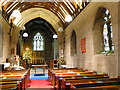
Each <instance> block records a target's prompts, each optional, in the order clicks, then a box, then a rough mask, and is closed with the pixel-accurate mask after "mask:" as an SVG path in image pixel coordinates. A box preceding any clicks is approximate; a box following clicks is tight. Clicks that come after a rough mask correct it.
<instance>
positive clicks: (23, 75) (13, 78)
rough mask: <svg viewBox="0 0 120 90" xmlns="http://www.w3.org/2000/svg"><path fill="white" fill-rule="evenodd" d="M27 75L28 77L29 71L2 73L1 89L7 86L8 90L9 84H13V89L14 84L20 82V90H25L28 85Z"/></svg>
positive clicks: (0, 78) (0, 79)
mask: <svg viewBox="0 0 120 90" xmlns="http://www.w3.org/2000/svg"><path fill="white" fill-rule="evenodd" d="M29 75H30V70H13V71H3V72H2V73H1V75H0V83H1V86H2V88H3V87H5V85H6V86H8V88H9V87H10V85H11V84H13V87H14V86H15V82H20V83H19V88H21V90H22V89H25V88H27V84H28V83H29ZM10 82H12V83H10ZM3 84H4V85H3ZM16 84H17V83H16ZM17 86H18V85H17Z"/></svg>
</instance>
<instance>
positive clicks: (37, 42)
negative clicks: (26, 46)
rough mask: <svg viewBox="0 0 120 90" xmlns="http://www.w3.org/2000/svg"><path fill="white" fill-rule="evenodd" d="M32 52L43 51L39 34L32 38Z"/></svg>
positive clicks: (42, 40)
mask: <svg viewBox="0 0 120 90" xmlns="http://www.w3.org/2000/svg"><path fill="white" fill-rule="evenodd" d="M33 50H34V51H43V50H44V39H43V36H42V35H41V34H40V33H37V34H36V35H35V36H34V38H33Z"/></svg>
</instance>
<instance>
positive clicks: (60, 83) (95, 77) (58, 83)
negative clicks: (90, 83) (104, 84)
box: [56, 74, 109, 88]
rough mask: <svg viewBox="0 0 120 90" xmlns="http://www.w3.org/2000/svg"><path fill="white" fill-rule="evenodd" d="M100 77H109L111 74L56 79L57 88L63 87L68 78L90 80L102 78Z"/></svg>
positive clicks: (69, 78)
mask: <svg viewBox="0 0 120 90" xmlns="http://www.w3.org/2000/svg"><path fill="white" fill-rule="evenodd" d="M100 78H109V76H104V74H103V75H93V76H92V75H91V76H73V77H72V76H71V77H63V78H59V77H57V79H56V88H61V86H62V85H65V83H66V82H65V81H66V80H90V79H100Z"/></svg>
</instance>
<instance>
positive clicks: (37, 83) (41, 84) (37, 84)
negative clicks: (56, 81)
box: [28, 79, 53, 90]
mask: <svg viewBox="0 0 120 90" xmlns="http://www.w3.org/2000/svg"><path fill="white" fill-rule="evenodd" d="M28 88H46V89H51V90H52V88H53V87H52V85H51V84H50V82H49V81H48V79H39V80H30V84H29V87H28Z"/></svg>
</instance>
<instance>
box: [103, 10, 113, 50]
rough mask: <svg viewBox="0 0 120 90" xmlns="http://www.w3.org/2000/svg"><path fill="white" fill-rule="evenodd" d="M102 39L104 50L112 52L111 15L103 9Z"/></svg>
mask: <svg viewBox="0 0 120 90" xmlns="http://www.w3.org/2000/svg"><path fill="white" fill-rule="evenodd" d="M103 38H104V50H105V51H114V45H113V33H112V22H111V15H110V12H109V11H108V10H107V9H104V25H103Z"/></svg>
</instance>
